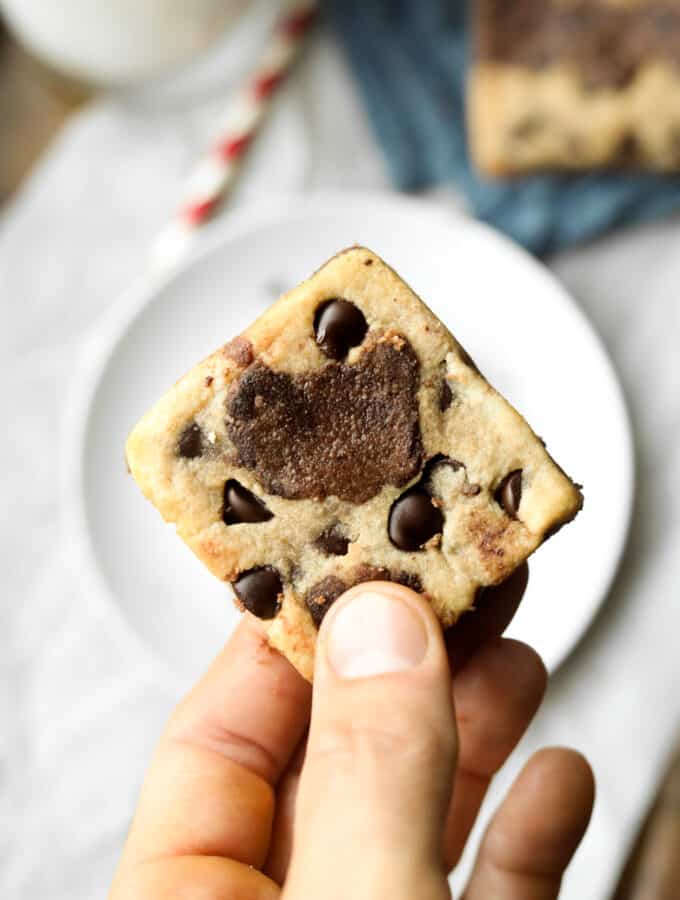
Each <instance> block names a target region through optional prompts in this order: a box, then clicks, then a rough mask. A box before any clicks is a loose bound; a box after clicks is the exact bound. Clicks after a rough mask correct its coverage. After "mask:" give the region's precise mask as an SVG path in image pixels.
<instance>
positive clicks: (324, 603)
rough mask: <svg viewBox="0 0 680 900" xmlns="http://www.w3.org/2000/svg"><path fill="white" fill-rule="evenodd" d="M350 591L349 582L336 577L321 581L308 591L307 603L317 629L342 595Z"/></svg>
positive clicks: (332, 576) (331, 576)
mask: <svg viewBox="0 0 680 900" xmlns="http://www.w3.org/2000/svg"><path fill="white" fill-rule="evenodd" d="M348 589H349V584H347V582H345V581H342V580H341V579H340V578H336V577H335V576H334V575H329V576H328V578H324V579H323V580H322V581H319V582H318V583H317V584H315V585H314V587H313V588H310V590H309V591H307V594H306V596H305V603H306V604H307V609H308V610H309V613H310V615H311V617H312V620H313V622H314V624H315V625H316V627H317V628H318V627H319V626H320V625H321V623H322V622H323V620H324V616H325V615H326V613H327V612H328V610H329V609H330V608H331V606H332V605H333V604H334V603H335V601H336V600H337V599H338V597H339V596H340V594H344V593H345V591H346V590H348Z"/></svg>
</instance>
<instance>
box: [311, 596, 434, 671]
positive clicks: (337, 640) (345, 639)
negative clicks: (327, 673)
mask: <svg viewBox="0 0 680 900" xmlns="http://www.w3.org/2000/svg"><path fill="white" fill-rule="evenodd" d="M427 642H428V637H427V631H426V629H425V625H424V623H423V621H422V620H421V618H420V616H419V615H418V613H417V612H416V610H415V609H413V608H412V607H411V606H410V605H408V604H407V603H404V602H403V601H401V600H399V599H397V598H396V597H394V596H391V595H386V594H381V593H379V592H378V591H376V590H367V591H364V592H360V593H357V594H354V595H353V596H352V597H351V598H349V599H348V600H347V602H346V603H344V604H343V605H342V606H341V607H340V608H339V609H338V610H337V611H335V612H334V614H333V616H332V617H331V619H330V622H329V623H328V634H327V635H326V652H327V657H328V660H329V662H330V664H331V666H332V668H333V669H334V670H335V672H336V674H338V675H339V676H340V677H341V678H368V677H371V676H374V675H386V674H387V673H389V672H403V671H405V670H407V669H412V668H415V667H416V666H418V665H419V664H420V663H421V662H422V661H423V659H424V657H425V654H426V652H427Z"/></svg>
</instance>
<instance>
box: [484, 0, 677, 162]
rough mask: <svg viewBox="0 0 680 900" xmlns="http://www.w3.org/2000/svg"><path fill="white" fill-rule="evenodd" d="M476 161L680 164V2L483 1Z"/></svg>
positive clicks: (661, 0) (648, 0) (603, 0)
mask: <svg viewBox="0 0 680 900" xmlns="http://www.w3.org/2000/svg"><path fill="white" fill-rule="evenodd" d="M472 8H473V33H474V39H473V44H474V51H473V57H474V58H473V63H472V66H471V70H470V72H469V81H468V125H469V134H470V146H471V152H472V157H473V159H474V161H475V163H476V165H477V167H478V168H479V169H480V170H481V171H483V172H485V173H488V174H491V175H507V174H513V173H522V172H529V171H532V170H540V169H550V168H561V169H589V168H602V167H611V168H621V169H627V168H642V169H651V170H657V171H675V170H679V169H680V3H679V2H677V0H474V2H473V7H472Z"/></svg>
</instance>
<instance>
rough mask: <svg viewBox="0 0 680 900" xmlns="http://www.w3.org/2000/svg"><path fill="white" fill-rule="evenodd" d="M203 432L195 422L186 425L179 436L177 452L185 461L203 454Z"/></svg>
mask: <svg viewBox="0 0 680 900" xmlns="http://www.w3.org/2000/svg"><path fill="white" fill-rule="evenodd" d="M203 450H204V446H203V432H202V431H201V429H200V426H199V425H197V424H196V423H195V422H192V423H191V425H187V427H186V428H185V429H184V431H183V432H182V433H181V435H180V436H179V441H178V442H177V452H178V453H179V455H180V456H183V457H184V458H185V459H195V458H196V457H197V456H201V454H202V453H203Z"/></svg>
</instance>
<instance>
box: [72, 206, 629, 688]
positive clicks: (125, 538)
mask: <svg viewBox="0 0 680 900" xmlns="http://www.w3.org/2000/svg"><path fill="white" fill-rule="evenodd" d="M355 242H357V243H362V244H366V245H367V246H369V247H371V248H372V249H374V250H375V251H376V252H377V253H379V254H381V255H382V256H384V257H385V259H386V260H387V261H388V262H390V263H392V264H393V265H394V266H395V267H396V268H397V269H398V271H399V272H400V273H401V274H402V275H403V276H404V277H405V278H406V280H407V281H408V282H409V283H410V284H411V285H412V286H413V287H414V289H415V290H416V291H417V292H418V293H419V294H421V295H422V296H423V297H424V298H425V300H426V301H427V302H428V303H429V305H430V306H431V307H432V309H433V310H434V311H435V313H437V314H438V315H439V316H440V317H441V318H442V319H443V320H444V321H445V322H446V323H447V324H448V325H449V326H450V327H451V329H452V330H453V332H454V333H455V334H456V335H457V336H458V338H459V339H460V340H461V342H462V344H463V345H464V346H465V347H466V348H467V349H468V350H469V351H470V353H471V354H472V356H473V357H474V358H475V360H476V361H477V362H478V364H479V365H480V368H481V369H482V371H483V372H484V373H485V374H486V375H487V376H488V377H489V379H490V380H491V382H492V383H493V384H494V385H495V386H496V387H498V388H499V389H500V390H501V391H502V392H503V393H504V394H505V395H506V396H507V397H508V399H509V400H510V401H511V402H512V403H513V404H515V405H516V406H517V407H518V408H519V410H520V411H521V412H522V413H523V414H524V415H525V416H526V417H527V419H528V420H529V422H531V423H532V424H533V425H534V426H535V428H536V429H537V430H538V432H539V434H541V435H542V436H543V437H544V438H545V440H546V441H547V444H548V447H549V448H550V450H551V452H553V453H554V455H555V457H556V459H557V460H559V462H560V463H561V464H562V465H563V466H564V467H565V469H566V470H567V471H568V472H569V473H570V474H571V475H572V476H573V477H574V478H575V479H577V480H578V481H580V482H582V483H583V484H584V485H585V496H586V503H585V508H584V511H583V513H582V514H581V515H580V516H579V518H578V520H577V522H576V523H575V524H573V525H571V526H569V527H568V528H566V529H565V530H564V531H563V532H562V533H561V534H560V535H559V537H558V538H556V539H555V540H554V541H551V542H549V543H548V544H547V545H546V546H545V547H543V548H542V549H541V550H540V551H539V552H538V553H537V555H536V557H535V558H534V560H533V561H532V566H531V581H530V585H529V590H528V592H527V595H526V598H525V600H524V603H523V605H522V608H521V610H520V612H519V613H518V615H517V617H516V619H515V621H514V623H513V624H512V627H511V629H510V633H511V634H512V635H513V636H516V637H519V638H522V639H523V640H526V641H529V642H530V643H531V644H533V645H534V646H535V647H536V648H537V649H538V651H539V652H540V653H541V654H542V655H543V658H544V659H545V661H546V663H547V665H548V667H549V668H551V669H554V668H555V667H556V666H557V665H559V663H560V662H561V661H562V660H563V659H564V658H565V656H566V655H567V653H569V651H570V650H571V649H572V648H573V647H574V645H575V644H576V642H577V641H578V640H579V638H580V637H581V635H582V634H583V632H584V630H585V629H586V627H587V626H588V624H589V623H590V621H591V619H592V617H593V615H594V613H595V612H596V610H597V608H598V607H599V605H600V603H601V602H602V600H603V598H604V596H605V595H606V592H607V589H608V587H609V585H610V583H611V580H612V578H613V576H614V573H615V571H616V568H617V565H618V561H619V558H620V556H621V553H622V550H623V547H624V543H625V538H626V533H627V529H628V524H629V518H630V512H631V501H632V495H633V454H632V442H631V434H630V428H629V422H628V418H627V415H626V410H625V406H624V402H623V397H622V393H621V388H620V386H619V383H618V381H617V378H616V375H615V373H614V371H613V369H612V366H611V363H610V361H609V359H608V357H607V355H606V353H605V351H604V349H603V347H602V344H601V343H600V341H599V339H598V337H597V336H596V334H595V333H594V331H593V329H592V327H591V326H590V325H589V323H588V322H587V321H586V319H585V318H584V316H583V315H582V313H581V312H580V311H579V309H578V308H577V307H576V305H575V304H574V303H573V301H572V300H571V299H570V298H569V297H568V296H567V294H566V292H565V291H564V289H563V288H562V287H561V286H560V285H559V284H558V283H557V282H556V281H555V279H554V278H553V277H552V276H551V275H550V273H549V272H548V271H547V270H546V269H544V268H543V267H542V266H541V265H539V264H538V263H536V262H535V261H534V260H532V259H531V258H530V257H529V256H528V255H526V254H525V253H524V252H523V251H522V250H520V249H518V248H517V247H515V246H514V245H513V244H511V243H510V242H509V241H507V240H505V239H504V238H502V237H500V236H499V235H497V234H496V233H494V232H493V231H491V230H490V229H489V228H487V227H485V226H482V225H480V224H477V223H474V222H471V221H468V220H464V219H461V218H458V217H454V216H453V215H452V214H450V213H448V212H444V211H442V210H441V209H439V208H432V207H431V206H429V205H425V204H422V203H417V202H414V201H409V200H404V199H399V198H393V197H387V196H368V197H365V196H363V197H352V196H350V197H347V196H344V197H341V196H324V197H317V198H309V199H301V198H296V199H294V200H289V201H287V202H286V203H282V204H280V205H278V206H277V207H276V208H274V209H271V208H270V209H269V210H268V211H267V212H265V213H262V212H258V213H257V214H253V213H252V212H251V213H246V214H241V215H240V216H235V217H233V218H232V219H231V220H230V221H229V222H228V223H227V224H226V225H225V226H223V227H221V228H219V229H218V230H216V231H215V232H214V233H213V235H212V236H211V238H210V239H209V240H207V244H208V245H207V246H205V247H204V248H203V249H202V250H201V252H200V253H199V254H197V256H196V257H195V258H194V259H193V260H192V261H191V262H190V264H189V265H187V266H186V267H184V268H183V269H182V270H181V271H180V272H179V273H177V274H175V275H173V276H171V277H169V278H167V279H166V280H165V281H164V282H163V283H161V284H158V283H157V284H156V285H149V284H146V285H145V286H144V287H141V288H138V289H136V290H135V291H133V292H132V293H131V295H130V296H128V297H127V298H124V302H122V303H120V304H118V305H117V307H116V308H115V309H114V310H113V312H112V315H111V316H110V317H109V319H108V320H107V321H106V322H105V323H103V325H102V328H101V330H100V332H99V334H98V336H97V337H96V338H95V339H94V340H93V343H92V346H91V348H90V352H89V355H88V360H87V361H86V363H85V365H84V368H83V371H82V374H81V377H80V378H79V379H78V384H79V387H78V389H77V390H78V393H77V396H75V398H74V402H73V403H72V404H71V413H70V423H69V425H68V427H67V429H66V433H67V435H69V437H68V446H67V447H66V448H65V454H64V460H65V467H66V472H65V474H66V480H65V485H66V501H67V506H68V508H69V509H70V511H71V513H72V516H71V520H72V524H74V525H75V527H76V529H77V532H78V536H79V539H80V541H81V543H82V546H83V547H84V548H85V550H86V554H87V558H88V560H89V564H90V568H91V571H92V573H93V574H94V575H95V577H96V582H97V585H98V587H99V589H100V591H102V592H103V593H104V594H108V595H109V597H110V598H111V599H112V600H113V602H114V604H116V605H117V606H118V608H119V610H120V613H121V614H122V618H123V620H124V621H125V622H126V623H127V625H128V626H129V630H130V631H131V632H133V633H136V634H137V635H138V636H139V637H140V638H141V641H142V644H143V645H144V646H145V647H146V648H147V650H148V651H150V652H151V654H152V656H153V657H155V659H156V660H157V661H160V662H161V663H164V664H166V666H167V668H168V670H169V671H170V672H171V673H173V674H174V676H175V678H178V679H179V680H180V682H181V683H182V684H187V683H188V682H189V681H190V680H191V679H193V678H195V677H197V676H198V674H199V673H200V672H201V671H202V670H203V669H204V668H205V666H206V664H207V662H208V661H209V660H210V659H211V657H212V656H213V654H214V653H215V652H216V651H217V650H218V648H219V647H220V646H221V645H222V643H223V642H224V640H225V636H226V635H227V633H228V632H229V630H230V629H231V628H232V627H233V625H234V623H235V621H236V618H237V616H236V613H235V612H234V610H233V608H232V604H231V601H230V599H229V598H228V597H227V591H226V590H225V588H224V586H223V585H222V584H221V583H220V582H219V581H217V580H215V579H214V578H212V576H210V575H209V574H208V573H207V572H206V571H205V570H204V569H203V567H202V565H201V564H200V563H199V562H198V561H197V560H196V559H195V558H194V557H193V556H192V554H191V553H190V551H189V550H188V549H187V548H186V547H185V546H184V545H183V543H182V542H181V541H180V540H178V539H177V538H176V537H175V535H174V530H173V529H172V527H171V526H168V525H164V524H163V523H162V522H161V520H160V518H159V516H158V514H157V512H156V511H155V510H154V509H153V508H152V507H151V505H150V504H149V503H147V502H146V501H145V500H143V499H142V497H141V495H140V494H139V491H138V489H137V488H136V486H135V484H134V483H133V481H132V479H131V478H130V477H129V476H128V475H127V474H126V471H125V465H124V462H123V444H124V440H125V437H126V435H127V433H128V431H129V429H130V427H131V426H132V425H133V424H134V422H135V421H136V420H137V418H138V417H139V416H140V415H141V414H142V413H144V412H145V410H146V409H147V408H148V407H149V406H150V404H152V403H153V402H154V401H155V400H156V399H157V398H158V397H159V396H160V394H161V393H162V392H163V391H164V390H165V389H166V388H167V387H168V386H169V385H171V384H172V383H173V382H174V381H175V379H176V378H177V377H178V376H179V375H181V374H182V373H183V372H184V371H186V370H187V369H189V368H190V367H191V366H192V365H193V364H194V363H195V362H197V361H198V360H200V359H201V358H202V357H204V356H206V355H207V354H208V353H209V352H210V351H212V350H213V349H214V348H215V347H217V346H219V345H220V344H221V343H222V342H224V341H225V340H227V339H228V338H229V337H231V336H232V335H235V334H237V333H238V332H239V331H240V330H241V329H243V328H244V327H245V326H246V325H247V324H248V323H249V322H250V321H251V320H252V319H253V317H254V316H255V315H257V314H258V313H260V312H261V311H262V310H263V309H264V308H265V307H266V306H267V305H268V304H269V303H270V302H271V300H272V299H273V295H274V294H275V293H277V292H278V291H280V290H281V289H283V288H287V287H289V286H292V285H294V284H295V283H297V282H298V281H299V280H300V279H302V278H303V277H305V276H307V275H308V274H309V273H310V272H312V271H313V270H314V269H316V268H317V267H318V265H319V264H320V262H322V261H323V260H324V259H326V258H327V257H329V256H331V255H332V254H333V253H335V252H336V251H338V250H340V249H341V248H343V247H345V246H347V245H349V244H352V243H355Z"/></svg>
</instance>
